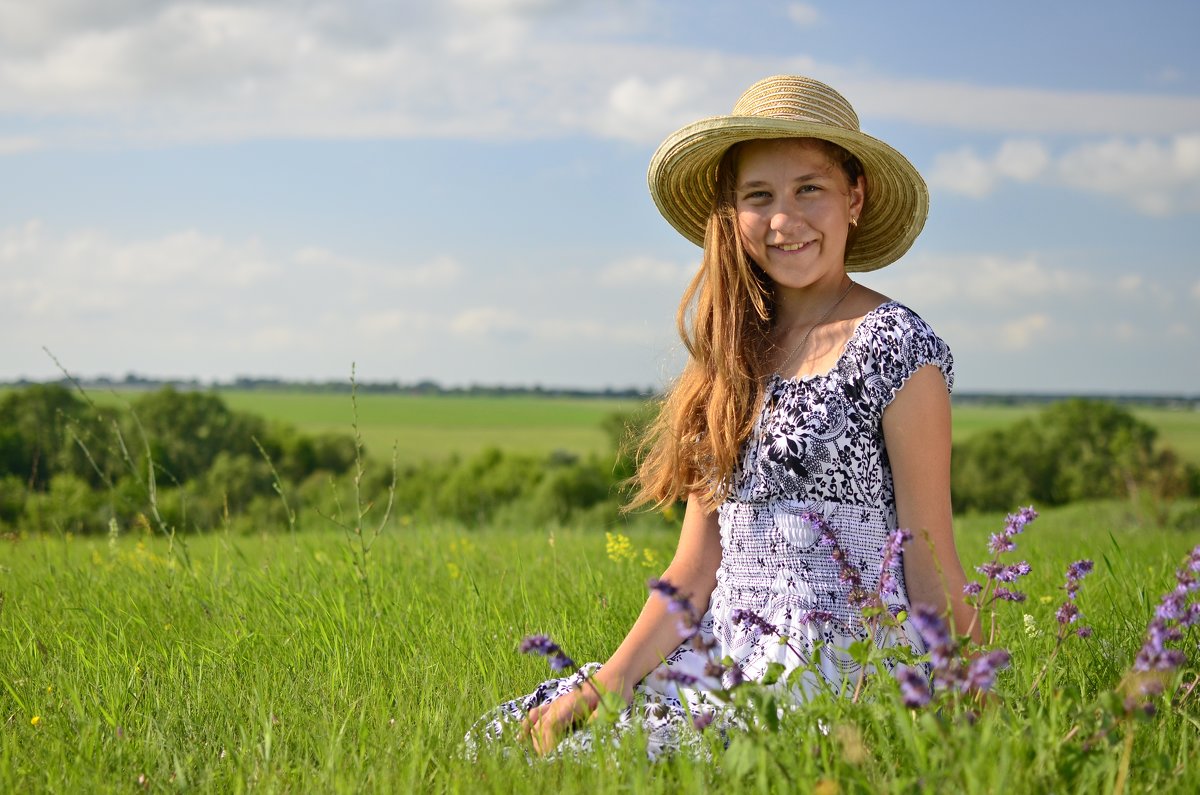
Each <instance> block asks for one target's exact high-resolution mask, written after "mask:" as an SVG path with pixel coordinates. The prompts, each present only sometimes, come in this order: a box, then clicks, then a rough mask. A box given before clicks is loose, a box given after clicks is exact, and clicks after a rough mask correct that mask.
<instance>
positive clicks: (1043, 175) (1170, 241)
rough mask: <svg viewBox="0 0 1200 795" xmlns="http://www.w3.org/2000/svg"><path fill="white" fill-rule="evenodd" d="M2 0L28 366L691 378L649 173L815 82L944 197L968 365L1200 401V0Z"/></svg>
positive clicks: (4, 222) (100, 370) (981, 373)
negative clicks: (766, 88) (745, 110)
mask: <svg viewBox="0 0 1200 795" xmlns="http://www.w3.org/2000/svg"><path fill="white" fill-rule="evenodd" d="M1152 7H1153V12H1152V13H1151V12H1150V11H1148V10H1147V9H1148V8H1149V6H1144V5H1142V6H1139V5H1138V4H1134V3H1129V2H1121V3H1114V2H1103V1H1101V2H1075V1H1072V0H1064V1H1063V2H1059V3H1046V2H1044V0H1040V1H1039V2H1025V0H1012V1H1010V2H1006V3H995V4H991V3H989V4H983V3H963V2H961V0H958V1H957V2H940V1H939V2H922V3H895V2H890V1H889V2H884V1H883V0H878V1H877V0H860V2H856V3H845V2H828V3H826V2H811V3H797V2H760V1H759V0H742V1H740V2H737V3H729V2H701V1H698V0H692V1H691V2H679V1H678V0H607V1H604V0H440V1H439V2H437V3H431V2H428V0H420V2H417V1H416V0H412V1H411V2H410V1H409V0H393V1H392V2H386V1H385V0H286V1H285V0H243V2H213V1H211V0H190V2H177V1H176V0H105V2H96V1H95V0H39V1H38V2H27V0H0V178H2V181H3V182H2V187H0V351H2V355H0V380H12V379H17V378H22V377H25V378H32V379H44V378H54V377H57V376H58V374H59V373H58V368H57V366H56V364H55V362H54V360H53V359H52V358H51V356H50V355H49V354H48V353H47V351H49V352H50V353H51V354H53V356H54V357H56V358H57V359H58V361H60V362H61V363H62V366H64V367H65V368H67V369H68V370H70V371H71V372H73V373H75V374H77V375H80V376H83V377H98V376H110V377H118V378H119V377H123V376H124V375H125V374H127V373H137V374H139V375H142V376H146V377H161V378H198V379H201V380H203V381H210V380H228V379H230V378H234V377H238V376H260V377H277V378H284V379H301V380H306V379H316V380H326V379H343V378H348V377H349V375H350V371H351V367H352V366H354V367H355V369H356V373H357V377H358V378H359V379H360V380H363V381H392V380H398V381H401V382H416V381H420V380H424V379H432V380H436V381H439V382H441V383H443V384H446V385H468V384H508V385H534V384H539V385H542V386H545V387H581V388H605V387H612V388H618V389H622V388H628V387H636V388H654V389H658V388H661V387H662V386H663V385H664V384H666V383H668V382H669V381H670V379H671V378H672V377H673V376H674V375H675V374H676V373H677V372H678V370H679V368H680V366H681V364H682V361H683V358H682V352H681V345H680V343H679V340H678V336H677V333H676V331H675V312H676V309H677V306H678V301H679V298H680V296H681V294H682V291H683V289H684V287H685V286H686V284H687V282H688V280H689V279H690V277H691V274H692V273H693V272H694V270H695V268H696V266H697V264H698V262H699V254H700V252H699V249H697V248H696V247H695V246H693V245H692V244H691V243H688V242H687V241H686V240H684V239H683V238H682V237H680V236H679V235H678V234H676V233H675V232H674V231H673V230H672V229H671V228H670V227H669V226H668V225H667V223H666V222H665V221H664V220H663V219H662V218H661V216H659V215H658V213H657V211H656V209H655V208H654V205H653V203H652V202H651V200H650V198H649V194H648V192H647V189H646V183H645V172H646V167H647V165H648V163H649V160H650V156H651V154H652V153H653V152H654V150H655V148H656V147H657V145H658V143H659V142H660V141H661V140H662V139H663V138H664V137H665V136H666V135H668V134H669V133H671V132H672V131H673V130H675V129H677V128H678V127H680V126H682V125H683V124H686V123H688V122H691V121H693V120H696V119H699V118H702V117H705V116H714V115H722V114H725V113H728V112H729V111H730V109H731V108H732V106H733V103H734V102H735V101H736V100H737V97H738V96H739V94H740V93H741V92H742V91H743V90H744V89H745V88H746V87H747V86H749V85H750V84H751V83H753V82H755V81H756V80H758V79H760V78H762V77H765V76H768V75H771V74H778V73H798V74H805V75H808V76H811V77H815V78H817V79H820V80H823V81H825V82H827V83H829V84H830V85H832V86H834V87H835V88H837V89H838V90H839V91H841V92H842V93H843V94H844V95H845V96H846V97H847V98H848V99H849V100H850V102H851V103H852V104H853V105H854V106H855V109H856V110H857V111H858V114H859V116H860V118H861V120H862V125H863V129H864V131H865V132H868V133H870V134H872V135H874V136H876V137H879V138H882V139H883V140H885V141H887V142H888V143H890V144H891V145H892V146H894V147H895V148H897V149H899V150H900V151H902V152H904V153H905V154H906V155H907V156H908V157H909V158H910V159H911V160H912V161H913V163H914V164H915V165H916V166H917V168H918V169H919V170H920V171H921V172H922V174H924V176H925V178H926V180H927V182H928V183H929V187H930V192H931V210H930V217H929V221H928V223H927V224H926V226H925V230H924V232H923V234H922V235H921V237H920V238H919V239H918V240H917V242H916V244H915V245H914V246H913V248H912V250H911V251H910V252H909V253H908V254H907V255H906V256H905V257H904V258H903V259H902V260H900V261H899V262H897V263H895V264H893V265H891V266H890V267H888V268H885V269H883V270H881V271H878V272H875V273H869V274H860V275H857V276H856V279H857V280H859V281H861V282H863V283H865V284H867V285H868V286H870V287H872V288H874V289H877V290H880V291H881V292H884V293H886V294H888V295H889V296H891V297H893V298H895V299H897V300H900V301H903V302H904V303H906V304H907V305H909V306H910V307H912V308H913V309H914V310H916V311H917V312H918V313H919V314H920V315H922V316H923V317H924V318H925V319H926V320H927V321H929V322H930V323H931V324H932V325H933V326H934V328H935V329H936V330H937V331H938V332H939V333H940V334H941V335H942V336H943V337H944V338H945V339H946V340H947V341H948V342H949V344H950V346H951V348H952V349H953V351H954V355H955V359H956V370H957V389H958V390H959V391H962V392H979V391H1001V392H1023V393H1029V392H1034V393H1038V392H1041V393H1061V392H1072V393H1080V394H1113V393H1125V394H1129V393H1146V394H1164V393H1168V394H1181V393H1182V394H1189V395H1196V394H1200V363H1198V361H1200V357H1198V356H1197V354H1198V353H1200V320H1198V318H1200V267H1198V264H1200V263H1198V260H1200V254H1198V253H1197V248H1198V246H1197V244H1198V243H1200V48H1197V47H1196V46H1195V34H1196V31H1200V3H1195V2H1192V1H1191V0H1178V1H1177V2H1158V3H1154V4H1153V6H1152Z"/></svg>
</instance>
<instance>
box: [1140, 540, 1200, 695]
mask: <svg viewBox="0 0 1200 795" xmlns="http://www.w3.org/2000/svg"><path fill="white" fill-rule="evenodd" d="M1198 567H1200V544H1198V545H1196V547H1195V548H1193V549H1192V551H1191V552H1190V553H1189V554H1188V557H1187V559H1186V560H1185V561H1184V564H1183V565H1182V566H1181V567H1180V568H1179V569H1177V570H1176V572H1175V583H1176V584H1175V587H1174V588H1172V589H1171V590H1170V591H1168V592H1167V593H1166V594H1164V595H1163V598H1162V602H1161V603H1159V605H1158V607H1157V608H1155V611H1154V618H1152V619H1151V620H1150V624H1149V626H1147V627H1146V640H1145V642H1144V643H1143V644H1142V648H1141V649H1139V650H1138V653H1137V657H1135V658H1134V661H1133V670H1134V671H1138V672H1146V671H1160V672H1170V671H1173V670H1175V669H1176V668H1178V667H1179V666H1181V665H1183V664H1184V663H1185V662H1186V661H1187V655H1185V654H1184V653H1183V652H1182V651H1180V650H1179V649H1171V648H1167V646H1166V644H1167V643H1170V642H1172V641H1177V640H1180V639H1181V638H1182V637H1183V632H1182V631H1181V627H1190V626H1192V625H1193V624H1195V623H1196V622H1197V620H1200V618H1198V616H1200V609H1198V608H1197V605H1196V604H1191V605H1189V604H1188V598H1189V596H1190V594H1192V593H1194V592H1195V591H1196V590H1198V589H1200V580H1197V579H1196V577H1194V576H1193V574H1192V572H1194V571H1197V568H1198Z"/></svg>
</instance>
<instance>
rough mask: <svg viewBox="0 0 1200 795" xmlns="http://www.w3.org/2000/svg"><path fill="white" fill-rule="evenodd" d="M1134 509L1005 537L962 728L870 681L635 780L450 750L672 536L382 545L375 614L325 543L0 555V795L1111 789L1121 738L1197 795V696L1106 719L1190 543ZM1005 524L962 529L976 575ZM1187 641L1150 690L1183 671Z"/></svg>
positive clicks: (349, 568) (147, 543)
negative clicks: (1059, 637) (1008, 575)
mask: <svg viewBox="0 0 1200 795" xmlns="http://www.w3.org/2000/svg"><path fill="white" fill-rule="evenodd" d="M1127 511H1128V508H1127V507H1126V506H1124V505H1122V504H1085V505H1076V506H1072V507H1070V508H1064V509H1058V510H1053V511H1047V512H1046V513H1045V515H1044V516H1043V517H1042V518H1041V519H1039V520H1038V521H1037V522H1036V523H1035V524H1034V525H1033V526H1031V527H1030V528H1029V530H1027V531H1026V533H1025V534H1024V535H1022V536H1020V537H1019V550H1018V552H1017V553H1016V555H1015V556H1014V557H1015V558H1026V559H1028V560H1029V561H1030V562H1031V563H1032V564H1033V569H1034V571H1033V574H1032V575H1031V576H1030V577H1029V578H1027V580H1026V581H1023V582H1022V587H1023V588H1024V589H1025V590H1027V591H1028V592H1029V600H1028V602H1026V603H1025V604H1022V605H1009V606H1006V607H1005V608H1004V609H1002V610H1001V611H1000V613H999V625H998V626H999V635H998V638H999V641H998V642H999V643H1000V644H1001V645H1003V646H1005V647H1006V648H1008V649H1009V650H1010V651H1011V653H1012V656H1013V664H1012V666H1011V668H1010V669H1008V670H1007V671H1005V672H1003V673H1002V674H1001V677H1000V679H999V680H998V683H997V691H998V697H997V698H996V699H995V700H994V701H992V702H991V703H990V704H989V705H988V706H986V707H985V708H983V709H982V710H981V711H980V712H979V714H977V715H976V716H975V717H974V718H972V719H970V720H968V719H967V717H966V716H965V715H964V714H961V712H959V711H956V710H950V711H948V712H944V713H940V714H939V713H936V712H934V711H931V710H924V711H916V712H913V711H909V710H907V709H904V708H903V707H902V706H901V705H900V704H899V702H898V701H897V700H896V695H895V691H894V688H892V687H891V686H890V685H889V684H888V682H890V680H882V679H881V680H870V681H873V682H875V683H876V684H873V685H869V689H868V690H867V691H866V692H867V693H868V694H869V697H868V698H866V699H864V700H863V701H862V702H861V703H858V704H853V703H851V702H850V701H849V700H847V699H841V700H837V699H831V698H828V697H822V698H819V699H817V700H816V701H813V702H811V703H810V704H809V705H808V706H806V708H805V709H802V710H798V711H796V712H793V713H789V714H788V715H786V716H785V720H784V721H783V722H782V727H781V729H780V730H779V732H778V733H777V734H770V735H769V736H767V737H766V738H765V739H764V740H763V741H762V742H763V743H764V744H763V745H762V746H761V753H760V754H759V755H757V756H752V757H751V758H750V764H748V765H747V764H734V763H733V761H732V759H731V758H730V757H727V756H726V755H724V754H723V753H722V752H721V751H720V750H719V747H717V748H716V749H715V753H714V755H713V757H712V759H711V761H704V760H703V759H695V758H692V757H686V756H685V757H676V758H673V759H671V760H669V761H667V762H661V763H658V764H651V763H648V762H647V761H646V760H645V758H644V755H643V752H642V751H640V750H639V748H638V746H637V743H636V740H635V741H632V742H626V743H625V744H624V745H623V746H622V747H621V748H620V749H619V750H617V751H601V752H599V753H598V754H597V755H596V757H595V758H584V759H582V760H566V761H560V762H556V763H539V764H527V763H526V761H525V759H524V756H523V754H522V753H521V752H520V751H517V752H516V753H515V754H510V755H508V756H507V757H506V756H503V755H492V754H485V755H484V757H483V758H481V760H480V761H479V762H477V763H471V762H469V761H467V760H466V759H464V758H463V756H462V746H461V744H460V738H461V737H462V735H463V733H464V731H466V729H467V728H468V727H469V726H470V725H471V723H472V721H473V720H474V719H475V718H476V716H478V715H480V714H481V713H482V712H484V711H485V710H486V709H487V708H489V707H490V706H492V705H494V704H497V703H499V702H500V701H502V700H505V699H508V698H512V697H514V696H516V695H518V694H520V693H525V692H528V691H530V690H531V689H532V688H533V687H534V686H535V684H536V683H537V682H539V681H541V680H542V679H544V678H546V677H547V676H548V672H547V668H546V666H545V663H544V662H543V661H542V660H540V659H530V658H525V657H522V656H520V655H519V654H517V652H516V645H517V642H518V640H519V639H520V637H521V636H522V635H524V634H527V633H534V632H546V633H549V634H550V635H551V636H552V637H554V638H555V639H556V640H558V641H559V642H560V643H561V644H562V645H563V646H564V648H565V649H566V650H567V651H568V652H569V653H571V654H572V655H573V656H575V657H576V659H578V660H580V661H584V660H591V659H604V657H606V656H607V654H608V653H609V652H610V651H611V650H612V648H613V647H614V645H615V644H616V643H617V641H618V640H619V639H620V637H621V636H622V634H623V632H624V630H625V628H627V627H628V625H629V623H630V622H631V621H632V620H633V618H634V616H635V615H636V614H637V612H638V610H639V607H640V605H641V604H642V602H643V600H644V599H645V590H644V586H643V583H644V582H645V579H646V577H647V576H649V575H651V574H654V573H657V571H656V569H655V568H653V567H648V566H647V565H645V564H644V563H643V557H644V553H643V550H644V549H649V550H650V552H651V553H652V555H654V556H655V557H657V559H658V561H659V565H661V562H662V561H664V560H665V559H666V556H667V555H669V553H670V551H671V549H672V548H673V545H674V540H675V538H674V534H673V533H672V532H670V531H662V530H659V531H652V530H649V529H646V530H637V529H629V530H625V532H626V533H628V535H629V537H630V540H631V544H632V549H633V551H634V552H635V553H637V555H636V556H635V557H632V558H618V559H613V558H611V557H609V555H608V554H607V553H606V545H605V538H604V536H603V534H601V533H598V532H595V531H594V530H593V531H583V530H577V531H575V530H561V529H560V530H553V531H552V530H549V529H533V528H530V529H520V530H517V529H512V530H510V529H504V528H492V529H485V530H478V531H471V532H466V531H463V530H462V529H459V528H456V527H445V526H442V527H440V526H425V527H394V528H391V529H389V530H388V531H386V532H385V534H384V535H383V536H382V537H381V539H380V541H379V543H378V544H377V546H376V547H375V548H374V551H373V552H372V553H371V555H370V557H369V558H368V565H367V571H368V573H369V575H370V576H371V584H372V589H373V591H372V592H373V601H374V605H375V608H376V610H377V611H378V612H377V614H376V613H375V612H373V611H372V610H371V609H369V608H368V605H367V602H366V599H365V596H364V591H363V589H362V588H361V586H360V583H359V581H358V579H357V577H356V574H355V570H354V567H353V565H352V563H351V559H350V554H349V549H348V546H347V544H346V541H345V539H344V538H343V536H342V535H341V534H340V533H336V532H307V533H303V534H295V535H289V534H286V533H271V534H255V535H252V536H241V535H237V534H228V533H222V532H217V533H210V534H206V535H204V536H199V537H192V538H189V539H188V541H187V549H188V554H189V559H190V566H185V565H184V564H183V563H182V562H181V559H180V558H178V557H177V556H176V554H173V553H172V551H171V550H170V549H169V548H168V545H167V543H166V542H165V541H164V540H162V539H160V538H151V537H148V536H146V535H144V534H143V533H141V532H133V533H132V534H129V535H123V536H121V537H118V538H113V539H105V538H71V537H69V536H58V537H55V536H50V535H35V536H29V537H25V538H21V537H14V538H12V539H9V540H0V714H2V715H3V717H4V722H3V726H2V727H0V791H3V792H133V791H139V792H140V791H146V790H149V791H163V792H165V791H201V792H245V791H256V792H463V793H475V792H499V793H505V795H510V794H514V795H516V794H520V793H547V792H555V793H557V792H580V793H585V792H586V793H608V792H613V793H615V792H664V793H674V792H681V791H688V792H701V791H719V790H723V791H727V792H743V791H746V792H797V791H799V792H809V791H821V792H834V791H837V792H846V793H851V792H854V793H857V792H864V793H865V792H930V793H937V792H965V793H976V792H977V793H990V792H1112V791H1113V789H1114V783H1115V781H1116V778H1117V776H1118V771H1119V769H1120V766H1121V764H1120V760H1121V758H1122V754H1123V749H1124V748H1125V743H1126V741H1127V740H1128V742H1129V746H1128V748H1129V755H1128V758H1129V759H1132V760H1133V763H1132V765H1131V767H1130V771H1129V780H1128V785H1127V789H1126V791H1128V792H1181V793H1182V792H1196V791H1197V790H1198V788H1200V766H1197V765H1196V764H1195V759H1196V755H1197V753H1198V752H1200V731H1198V727H1200V720H1198V719H1200V709H1198V702H1200V698H1197V697H1196V695H1193V696H1192V697H1190V699H1189V698H1188V697H1184V696H1180V703H1179V704H1178V705H1176V706H1172V704H1171V703H1170V702H1169V701H1167V700H1165V699H1164V700H1161V701H1160V703H1159V705H1158V707H1159V709H1158V713H1157V715H1156V716H1155V717H1154V718H1152V719H1146V720H1133V719H1129V718H1124V719H1122V720H1120V721H1118V722H1117V723H1115V724H1114V723H1111V722H1108V723H1105V721H1106V720H1108V719H1107V718H1104V716H1105V715H1111V714H1112V713H1111V709H1112V706H1111V704H1110V702H1108V701H1106V700H1105V694H1106V693H1108V692H1109V691H1111V690H1112V688H1114V687H1115V686H1116V685H1117V683H1118V681H1119V680H1120V678H1121V676H1122V673H1123V672H1124V671H1125V670H1126V669H1127V668H1128V666H1129V665H1130V663H1131V661H1132V659H1133V657H1134V654H1135V652H1136V649H1137V647H1138V646H1139V644H1140V643H1141V638H1142V633H1143V632H1144V630H1145V626H1146V622H1147V621H1148V620H1149V618H1150V616H1151V614H1152V612H1153V609H1154V605H1155V604H1156V603H1157V602H1158V599H1159V597H1160V595H1161V594H1162V593H1164V592H1165V591H1166V590H1167V589H1169V588H1170V587H1171V586H1172V585H1173V584H1174V580H1173V571H1174V568H1175V567H1176V566H1177V565H1178V564H1179V563H1180V561H1181V559H1182V557H1183V556H1184V555H1185V554H1186V553H1187V550H1188V549H1190V548H1191V546H1192V545H1194V544H1195V543H1196V542H1197V541H1200V533H1196V532H1192V533H1189V534H1184V533H1179V532H1167V531H1160V530H1156V529H1154V528H1148V527H1134V526H1133V525H1132V524H1131V522H1130V517H1129V516H1128V515H1127ZM1000 521H1001V519H1000V517H999V516H996V515H991V516H976V517H969V518H966V519H963V520H961V521H960V522H959V523H958V527H957V534H958V538H959V548H960V552H961V555H962V557H963V559H964V561H965V562H967V564H968V565H970V564H973V563H977V562H980V561H981V560H982V559H983V556H984V548H985V545H986V540H987V534H988V533H989V532H993V531H995V530H997V529H998V528H999V525H1000ZM1084 556H1087V557H1091V558H1093V559H1095V561H1096V563H1097V569H1096V572H1095V573H1094V574H1093V575H1092V576H1091V577H1090V578H1089V579H1087V580H1086V581H1085V582H1084V585H1083V590H1082V592H1081V594H1080V597H1079V605H1080V608H1081V609H1082V611H1083V615H1084V619H1083V620H1084V621H1086V623H1087V624H1088V625H1089V626H1092V627H1093V628H1094V629H1095V636H1094V637H1093V638H1092V639H1090V640H1088V641H1082V640H1079V639H1073V640H1072V642H1071V643H1069V644H1068V645H1067V646H1065V647H1064V649H1063V650H1062V652H1061V653H1060V654H1058V656H1057V657H1056V659H1055V660H1054V662H1053V664H1052V665H1051V666H1050V669H1049V670H1050V673H1049V676H1048V677H1047V678H1046V680H1045V681H1044V682H1043V684H1042V686H1041V689H1040V690H1039V691H1038V694H1037V695H1036V696H1034V697H1028V696H1027V695H1026V694H1027V692H1028V690H1029V688H1030V685H1031V681H1032V680H1033V679H1034V677H1035V676H1036V675H1037V674H1038V672H1039V671H1040V670H1041V669H1042V667H1043V665H1045V664H1046V661H1047V660H1048V659H1049V658H1051V657H1052V656H1053V655H1052V650H1053V648H1054V633H1055V626H1056V625H1055V623H1054V618H1053V613H1054V610H1055V608H1056V605H1057V603H1058V602H1059V601H1060V600H1061V599H1062V593H1061V591H1060V590H1059V588H1060V583H1061V579H1062V572H1063V569H1064V567H1065V565H1066V564H1067V563H1068V562H1069V561H1070V560H1072V559H1075V558H1078V557H1084ZM1025 614H1028V615H1029V616H1030V618H1029V619H1024V618H1023V616H1024V615H1025ZM1026 621H1031V622H1032V626H1033V628H1034V629H1035V631H1036V632H1040V633H1041V634H1040V635H1038V636H1037V637H1033V636H1031V634H1030V633H1029V632H1028V630H1027V628H1026V626H1025V623H1026ZM1191 632H1192V633H1193V634H1192V635H1191V636H1189V638H1188V640H1187V643H1186V647H1187V648H1189V649H1190V651H1189V654H1191V655H1193V659H1192V660H1191V662H1190V663H1189V664H1188V665H1187V666H1186V668H1185V673H1182V674H1180V675H1179V677H1178V678H1177V679H1176V680H1173V681H1172V682H1171V683H1170V687H1169V689H1168V693H1170V692H1172V691H1173V690H1174V687H1175V686H1176V683H1177V682H1180V683H1182V684H1183V685H1186V684H1187V682H1190V681H1192V678H1193V677H1195V676H1196V667H1195V658H1194V654H1195V636H1194V633H1195V632H1196V630H1195V629H1193V630H1191ZM872 688H873V689H872ZM1115 703H1117V704H1119V703H1120V699H1119V698H1118V699H1117V700H1116V702H1115ZM1106 704H1108V705H1109V706H1105V705H1106ZM1106 710H1107V711H1106ZM1106 727H1107V728H1106ZM708 737H709V740H708V741H709V742H710V743H716V742H717V739H716V738H715V737H714V736H713V735H712V734H711V733H710V734H709V735H708ZM755 760H757V761H755ZM1189 760H1191V761H1189ZM820 782H825V784H824V785H823V786H824V788H823V789H819V790H818V789H817V786H818V784H819V783H820ZM834 783H836V785H837V787H836V788H833V784H834Z"/></svg>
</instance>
